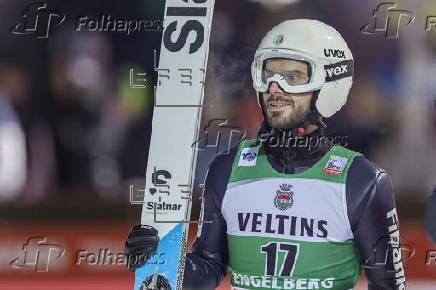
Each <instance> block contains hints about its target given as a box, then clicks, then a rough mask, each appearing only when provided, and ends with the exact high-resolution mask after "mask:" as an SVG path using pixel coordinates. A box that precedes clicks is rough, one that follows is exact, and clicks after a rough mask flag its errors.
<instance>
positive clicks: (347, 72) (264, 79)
mask: <svg viewBox="0 0 436 290" xmlns="http://www.w3.org/2000/svg"><path fill="white" fill-rule="evenodd" d="M272 58H280V59H289V60H294V61H297V62H300V63H304V64H306V65H307V73H306V74H301V72H296V71H292V70H291V71H269V70H267V69H266V67H265V65H266V61H267V60H268V59H272ZM336 67H338V68H336ZM330 70H331V71H333V72H334V73H335V75H334V76H333V77H329V75H328V73H329V72H330ZM251 75H252V77H253V87H254V89H255V90H256V91H258V92H261V93H265V92H267V91H268V88H269V86H270V84H271V83H272V82H277V83H278V84H279V86H280V87H281V88H282V89H283V90H284V91H285V92H286V93H294V94H298V93H305V92H310V91H314V90H318V89H320V88H321V87H322V85H323V84H324V83H325V82H327V81H334V80H337V79H339V78H343V77H347V76H352V75H353V60H352V59H351V60H345V61H341V62H339V63H333V64H332V63H330V62H328V61H327V60H323V59H315V58H313V57H310V56H309V55H307V54H304V53H299V52H295V51H290V50H287V49H263V50H260V51H257V52H256V54H255V56H254V60H253V63H252V65H251Z"/></svg>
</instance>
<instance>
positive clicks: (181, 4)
mask: <svg viewBox="0 0 436 290" xmlns="http://www.w3.org/2000/svg"><path fill="white" fill-rule="evenodd" d="M186 2H189V3H186ZM214 3H215V0H196V1H186V0H166V4H165V17H164V24H165V30H164V32H163V37H162V46H161V50H160V58H159V67H158V68H155V69H156V71H157V72H158V82H157V85H156V87H155V99H154V105H155V107H154V110H153V120H152V135H151V140H150V150H149V156H148V163H147V171H146V186H145V195H144V204H143V208H142V215H141V224H143V225H150V226H153V227H154V228H156V229H157V230H158V233H159V237H160V242H159V245H158V248H157V252H156V257H158V258H157V259H154V258H151V259H150V260H149V261H147V263H146V264H145V265H143V266H141V267H139V268H138V269H137V270H136V271H135V284H134V290H144V289H157V288H156V285H158V284H159V283H161V282H162V281H165V283H166V282H167V283H168V285H167V286H164V287H163V286H161V287H160V288H159V289H162V288H163V289H171V290H173V289H177V290H178V289H182V283H183V272H184V264H185V254H186V243H187V234H188V228H189V223H190V221H189V219H190V214H191V198H192V196H191V195H192V192H193V183H194V174H195V167H196V159H197V158H196V157H197V150H196V149H195V146H192V145H193V144H195V143H196V141H197V139H198V133H199V126H200V121H201V112H202V104H203V93H204V81H205V76H206V66H207V59H208V52H209V38H210V29H211V22H212V16H213V8H214ZM154 260H156V261H154ZM165 285H166V284H165Z"/></svg>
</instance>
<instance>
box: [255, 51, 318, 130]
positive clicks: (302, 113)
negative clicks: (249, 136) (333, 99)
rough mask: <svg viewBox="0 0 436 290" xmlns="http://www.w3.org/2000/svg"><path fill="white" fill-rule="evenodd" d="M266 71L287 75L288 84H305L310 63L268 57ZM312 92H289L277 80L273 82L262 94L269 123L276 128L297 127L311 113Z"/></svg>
mask: <svg viewBox="0 0 436 290" xmlns="http://www.w3.org/2000/svg"><path fill="white" fill-rule="evenodd" d="M264 71H265V72H266V74H271V73H273V72H277V73H279V74H281V75H283V76H286V79H287V82H288V84H293V85H300V84H305V83H307V82H308V81H309V79H310V71H309V67H308V64H306V63H304V62H301V61H297V60H290V59H279V58H276V59H268V60H267V61H266V65H265V69H264ZM312 94H313V92H308V93H301V94H288V93H286V92H285V91H283V89H282V88H281V87H280V86H279V84H278V83H277V82H272V83H271V84H270V86H269V89H268V91H267V92H266V93H263V94H262V98H263V110H264V112H265V113H266V118H267V122H268V124H269V125H270V126H271V127H273V128H276V129H291V128H295V126H296V125H297V124H298V123H300V122H302V121H303V120H304V118H305V117H306V115H307V114H308V113H309V111H310V101H311V99H312Z"/></svg>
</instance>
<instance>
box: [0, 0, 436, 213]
mask: <svg viewBox="0 0 436 290" xmlns="http://www.w3.org/2000/svg"><path fill="white" fill-rule="evenodd" d="M66 2H69V3H64V2H63V3H58V2H55V1H49V2H48V5H49V6H50V8H51V9H56V10H58V11H62V12H64V13H65V14H66V18H65V23H63V24H62V25H61V26H59V27H58V28H56V30H54V31H53V33H52V34H51V35H50V36H49V37H48V38H47V39H36V38H34V37H32V36H27V35H16V34H12V33H10V32H9V28H10V27H12V26H13V25H15V24H16V23H18V22H20V21H22V11H23V9H24V8H25V7H26V5H27V4H28V2H27V1H21V0H20V1H12V0H1V1H0V26H1V27H2V29H1V30H0V39H1V41H0V206H1V205H2V204H4V205H10V204H14V203H30V204H32V203H38V202H41V201H46V200H57V199H68V200H71V199H76V198H77V199H85V200H89V201H90V202H92V200H93V199H94V198H96V197H98V198H99V199H104V200H107V201H108V202H120V201H121V202H123V203H124V205H125V206H126V207H128V206H129V203H128V185H129V184H131V183H134V182H137V181H138V180H143V179H144V176H145V168H146V161H147V154H148V149H147V148H148V142H149V138H150V134H151V118H152V109H153V84H154V83H155V82H156V73H155V71H154V59H153V50H158V51H159V49H160V41H161V33H160V32H143V31H142V32H135V33H132V34H130V35H126V34H125V33H124V34H123V33H118V32H104V31H103V32H98V31H80V32H78V31H74V29H71V27H74V25H75V18H76V17H77V16H79V15H94V16H98V15H101V14H103V13H105V14H110V15H112V16H113V17H118V18H126V19H129V18H141V19H161V18H162V15H163V8H164V4H165V3H164V1H159V0H153V1H140V0H135V1H129V2H128V4H127V3H126V2H120V1H115V0H111V1H104V2H103V1H92V2H91V1H87V2H85V1H66ZM404 2H405V3H406V4H410V5H409V6H410V8H411V9H416V12H417V13H422V9H421V10H419V11H418V8H417V7H414V6H413V3H412V2H413V1H411V0H410V1H404ZM376 6H377V2H376V1H365V3H363V2H362V3H360V2H359V5H354V3H351V1H340V0H334V1H328V3H327V1H324V2H323V1H303V0H302V1H297V0H289V1H261V0H252V1H250V0H218V1H216V4H215V12H214V20H213V27H212V34H211V43H210V54H209V63H208V70H207V82H206V95H205V101H206V104H207V106H206V107H205V109H204V112H203V119H202V123H203V126H205V125H206V124H207V123H208V122H209V120H211V119H227V120H228V123H229V124H231V125H232V126H235V127H238V128H242V129H243V130H245V131H246V133H247V137H253V136H256V133H257V130H258V128H259V125H260V120H261V115H260V112H259V108H258V106H257V102H256V96H255V93H254V90H253V89H252V85H251V79H250V64H251V60H252V57H253V55H254V51H255V50H256V46H257V44H258V42H259V41H260V39H261V37H262V36H263V35H264V34H265V33H266V32H267V31H268V30H269V29H270V28H271V27H272V26H273V25H274V24H277V23H279V22H281V21H283V20H286V19H291V18H312V19H318V20H321V21H324V22H326V23H328V24H330V25H332V26H334V27H336V28H337V30H338V31H340V32H341V33H342V35H343V36H344V38H345V39H346V41H347V42H348V44H349V46H350V49H351V51H352V52H353V54H354V58H355V78H354V85H353V88H352V90H351V93H350V96H349V102H348V104H347V106H346V107H345V109H344V110H342V111H341V112H340V113H338V114H337V115H335V117H333V118H331V119H329V120H326V122H327V125H328V130H327V134H328V135H332V136H334V135H339V136H345V138H346V141H347V147H348V148H350V149H352V150H357V151H360V152H362V153H364V154H365V155H367V156H368V157H369V158H370V159H372V160H373V161H375V162H377V163H378V164H380V165H381V166H382V167H384V168H386V169H387V170H388V171H389V172H391V173H392V177H393V181H394V188H395V190H396V193H397V195H398V199H399V200H400V202H401V200H421V201H425V199H426V198H427V197H428V196H429V195H430V193H431V189H432V188H433V187H434V185H435V180H436V179H435V177H436V176H435V173H436V160H435V158H436V157H435V156H436V152H435V132H436V130H435V120H436V118H435V116H436V114H435V103H434V100H435V98H436V96H435V93H434V92H435V89H436V84H435V83H434V81H433V80H432V75H433V73H432V72H434V71H435V70H436V66H435V65H434V63H435V58H436V55H434V52H435V51H436V50H435V46H436V34H434V33H433V34H432V35H429V34H425V31H424V29H422V26H419V25H417V26H415V27H410V28H409V27H408V28H407V29H405V31H404V33H403V31H401V35H400V37H399V38H398V39H386V38H385V37H384V36H383V35H367V34H362V33H360V28H361V27H362V26H363V25H365V24H367V23H369V22H370V21H371V18H372V14H371V13H372V10H373V9H375V8H376ZM431 9H433V7H431V6H429V7H428V9H427V10H425V11H431ZM344 11H347V12H346V13H344ZM363 11H364V12H365V13H363ZM433 11H434V14H436V7H435V10H433ZM426 13H427V12H426ZM417 17H418V16H417ZM419 17H422V16H419ZM418 30H419V31H418ZM132 68H134V70H135V71H141V72H143V73H145V78H146V84H147V85H146V87H145V88H131V87H130V74H129V72H130V70H131V69H132ZM215 155H216V151H215V150H213V149H211V150H203V151H201V152H200V154H199V161H198V169H197V172H198V174H197V183H201V180H202V178H204V174H205V172H206V168H207V166H208V164H209V163H210V161H211V160H212V159H213V157H214V156H215ZM142 182H143V181H142Z"/></svg>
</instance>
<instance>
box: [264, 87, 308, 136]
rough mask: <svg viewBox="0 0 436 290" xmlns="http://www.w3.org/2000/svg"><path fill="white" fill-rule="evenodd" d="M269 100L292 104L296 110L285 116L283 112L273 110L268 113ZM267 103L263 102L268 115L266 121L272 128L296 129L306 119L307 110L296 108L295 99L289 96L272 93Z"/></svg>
mask: <svg viewBox="0 0 436 290" xmlns="http://www.w3.org/2000/svg"><path fill="white" fill-rule="evenodd" d="M269 102H283V103H287V104H290V105H291V106H292V107H293V108H294V110H295V112H294V113H293V114H291V115H288V116H283V113H282V112H272V113H268V110H267V105H266V104H268V103H269ZM266 104H265V103H264V104H262V107H263V111H264V112H265V115H266V121H267V122H268V125H269V126H270V127H272V128H276V129H280V130H287V129H295V128H296V127H297V125H298V124H300V123H302V122H303V121H304V118H305V117H306V114H307V112H305V111H304V109H303V108H301V107H297V108H295V101H294V100H292V99H289V98H285V97H283V96H280V95H274V94H271V95H270V96H269V97H268V99H267V100H266Z"/></svg>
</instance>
